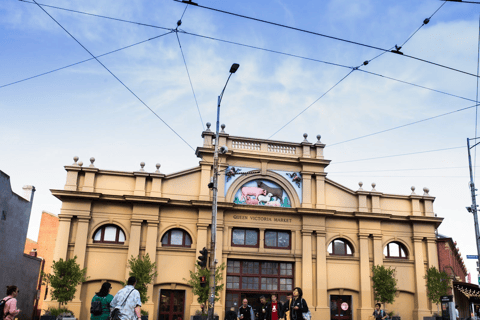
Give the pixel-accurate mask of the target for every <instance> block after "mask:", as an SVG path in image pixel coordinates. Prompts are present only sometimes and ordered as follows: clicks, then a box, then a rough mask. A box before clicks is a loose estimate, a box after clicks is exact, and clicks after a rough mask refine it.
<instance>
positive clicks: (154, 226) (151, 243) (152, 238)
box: [143, 221, 158, 315]
mask: <svg viewBox="0 0 480 320" xmlns="http://www.w3.org/2000/svg"><path fill="white" fill-rule="evenodd" d="M157 235H158V221H148V222H147V243H146V246H145V253H146V254H148V256H149V257H150V260H151V261H152V262H156V260H157ZM147 296H148V297H149V299H148V301H147V302H146V303H145V305H144V306H143V308H144V309H145V310H146V311H147V312H148V314H150V315H153V314H154V308H155V306H154V302H153V300H152V298H153V284H150V285H148V287H147Z"/></svg>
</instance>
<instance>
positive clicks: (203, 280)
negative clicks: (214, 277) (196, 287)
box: [200, 276, 207, 288]
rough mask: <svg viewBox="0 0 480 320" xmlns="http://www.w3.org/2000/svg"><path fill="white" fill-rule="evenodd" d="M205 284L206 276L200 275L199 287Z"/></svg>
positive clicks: (203, 286)
mask: <svg viewBox="0 0 480 320" xmlns="http://www.w3.org/2000/svg"><path fill="white" fill-rule="evenodd" d="M206 286H207V277H205V276H201V277H200V287H202V288H205V287H206Z"/></svg>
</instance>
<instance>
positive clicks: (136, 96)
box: [33, 0, 195, 151]
mask: <svg viewBox="0 0 480 320" xmlns="http://www.w3.org/2000/svg"><path fill="white" fill-rule="evenodd" d="M33 1H34V2H35V4H37V2H36V1H35V0H33ZM37 5H38V7H39V8H40V9H42V11H43V12H45V13H46V14H47V15H48V16H49V17H50V18H51V19H52V20H53V21H55V23H56V24H58V25H59V26H60V28H62V29H63V30H64V31H65V32H66V33H67V34H68V35H69V36H70V37H71V38H72V39H73V40H75V41H76V42H77V43H78V44H79V45H80V46H81V47H82V48H83V49H84V50H85V51H87V52H88V53H89V54H90V55H91V56H92V57H93V58H94V59H95V60H97V62H98V63H99V64H100V65H102V67H104V68H105V70H107V71H108V72H109V73H110V74H111V75H112V76H113V77H114V78H115V79H117V80H118V82H120V83H121V84H122V85H123V86H124V87H125V88H126V89H127V90H128V91H129V92H130V93H131V94H132V95H133V96H134V97H135V98H137V99H138V101H140V102H141V103H142V104H143V105H144V106H145V107H146V108H147V109H148V110H150V111H151V112H152V113H153V114H154V115H155V116H156V117H157V118H158V119H160V121H162V122H163V123H164V124H165V125H166V126H167V127H168V128H169V129H170V130H171V131H173V133H175V134H176V135H177V136H178V137H179V138H180V139H181V140H182V141H183V142H185V144H186V145H188V146H189V147H190V149H192V150H193V151H195V149H194V148H193V147H192V146H191V145H190V144H189V143H188V142H187V141H185V139H183V138H182V137H181V136H180V135H179V134H178V133H177V132H176V131H175V130H174V129H173V128H172V127H170V126H169V125H168V123H167V122H165V120H163V119H162V118H161V117H160V116H159V115H158V114H157V113H156V112H155V111H153V110H152V109H151V108H150V107H149V106H148V105H147V104H146V103H145V102H144V101H143V100H142V99H140V97H138V96H137V95H136V94H135V93H134V92H133V91H132V90H131V89H130V88H129V87H128V86H127V85H126V84H125V83H123V82H122V80H120V79H119V78H118V77H117V76H116V75H115V74H114V73H113V72H112V71H110V69H108V68H107V67H106V66H105V65H104V64H103V63H102V62H101V61H100V60H98V58H97V57H95V56H94V55H93V54H92V53H91V52H90V51H89V50H88V49H87V48H86V47H85V46H84V45H83V44H82V43H81V42H80V41H78V40H77V39H76V38H75V37H74V36H73V35H72V34H71V33H70V32H68V30H67V29H65V28H64V27H63V26H62V25H61V24H60V23H59V22H58V21H57V20H55V18H54V17H52V16H51V15H50V14H49V13H48V12H47V11H46V10H45V9H44V8H43V7H42V6H41V5H39V4H37Z"/></svg>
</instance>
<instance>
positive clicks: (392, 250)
mask: <svg viewBox="0 0 480 320" xmlns="http://www.w3.org/2000/svg"><path fill="white" fill-rule="evenodd" d="M383 254H384V255H385V258H393V259H406V258H407V257H408V256H407V249H406V248H405V246H404V245H403V244H401V243H399V242H390V243H389V244H387V245H386V246H385V249H383Z"/></svg>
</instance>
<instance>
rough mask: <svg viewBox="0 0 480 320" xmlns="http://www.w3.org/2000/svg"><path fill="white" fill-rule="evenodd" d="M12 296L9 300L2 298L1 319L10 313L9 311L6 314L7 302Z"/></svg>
mask: <svg viewBox="0 0 480 320" xmlns="http://www.w3.org/2000/svg"><path fill="white" fill-rule="evenodd" d="M10 299H12V298H8V299H7V300H1V301H0V319H2V320H3V318H5V317H6V316H7V315H8V312H7V313H6V314H5V313H4V312H5V304H6V303H7V301H8V300H10Z"/></svg>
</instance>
